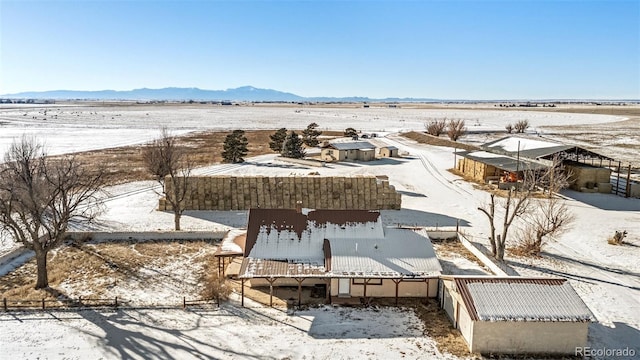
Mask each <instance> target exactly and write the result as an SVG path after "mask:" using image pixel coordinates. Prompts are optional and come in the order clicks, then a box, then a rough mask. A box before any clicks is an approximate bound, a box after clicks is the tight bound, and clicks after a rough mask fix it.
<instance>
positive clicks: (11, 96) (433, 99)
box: [0, 85, 640, 102]
mask: <svg viewBox="0 0 640 360" xmlns="http://www.w3.org/2000/svg"><path fill="white" fill-rule="evenodd" d="M169 89H173V90H197V91H204V92H227V91H234V90H240V89H253V90H257V91H274V92H278V93H282V94H291V95H294V96H298V97H300V100H313V99H336V100H337V101H340V99H362V101H386V100H400V101H407V102H413V101H415V102H420V101H423V102H424V101H426V102H444V101H455V102H460V101H477V102H499V101H502V102H505V101H514V102H515V101H519V102H523V101H540V102H550V101H576V102H580V101H604V102H623V101H628V102H640V97H639V98H635V99H634V98H512V99H506V98H505V99H472V98H467V99H465V98H440V97H420V98H416V97H399V96H389V97H385V98H369V97H366V96H360V95H353V96H339V97H338V96H330V95H319V96H301V95H298V94H295V93H292V92H289V91H282V90H278V89H274V88H258V87H255V86H252V85H243V86H239V87H237V88H226V89H203V88H199V87H195V86H190V87H178V86H167V87H161V88H150V87H145V86H142V87H135V88H132V89H128V90H115V89H101V90H77V89H55V90H44V91H22V92H19V93H13V94H0V98H4V99H16V100H17V99H24V98H29V97H31V95H30V94H33V97H32V99H38V100H123V101H125V100H148V101H152V100H166V101H173V100H175V101H181V100H194V101H195V100H207V99H204V98H197V97H192V98H189V97H181V98H164V99H160V98H157V99H143V98H140V97H138V98H130V99H129V98H120V99H113V98H104V99H103V98H100V97H96V98H91V97H85V98H83V97H80V98H56V97H47V96H46V94H47V93H59V92H69V93H102V92H115V93H132V92H135V91H139V90H141V91H144V90H148V91H162V90H169ZM247 91H251V90H247ZM22 94H28V95H30V96H29V97H24V96H21V95H22ZM37 94H40V95H37ZM37 96H42V97H37ZM220 100H239V99H232V98H224V99H222V98H220V99H215V100H214V99H209V100H208V101H220ZM256 101H285V102H290V101H295V100H289V101H287V100H256ZM346 102H349V100H347V101H346Z"/></svg>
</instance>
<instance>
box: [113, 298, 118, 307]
mask: <svg viewBox="0 0 640 360" xmlns="http://www.w3.org/2000/svg"><path fill="white" fill-rule="evenodd" d="M113 307H114V308H117V307H118V297H117V296H116V298H115V299H114V300H113Z"/></svg>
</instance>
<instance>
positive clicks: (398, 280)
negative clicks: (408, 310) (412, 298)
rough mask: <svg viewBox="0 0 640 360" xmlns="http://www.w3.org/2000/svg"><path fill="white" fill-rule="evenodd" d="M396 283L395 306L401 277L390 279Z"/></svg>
mask: <svg viewBox="0 0 640 360" xmlns="http://www.w3.org/2000/svg"><path fill="white" fill-rule="evenodd" d="M391 280H393V282H394V283H395V284H396V306H398V285H399V284H400V281H402V279H391Z"/></svg>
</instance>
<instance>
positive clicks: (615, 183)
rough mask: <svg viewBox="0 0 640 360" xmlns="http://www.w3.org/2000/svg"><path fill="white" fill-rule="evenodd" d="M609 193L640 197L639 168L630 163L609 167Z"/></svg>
mask: <svg viewBox="0 0 640 360" xmlns="http://www.w3.org/2000/svg"><path fill="white" fill-rule="evenodd" d="M610 169H611V178H610V180H609V181H610V183H611V193H612V194H615V195H619V196H624V197H635V198H640V168H634V167H632V166H631V165H627V166H622V165H621V164H620V163H618V165H617V166H612V167H611V168H610Z"/></svg>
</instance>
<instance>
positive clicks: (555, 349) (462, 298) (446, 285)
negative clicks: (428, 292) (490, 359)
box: [441, 276, 595, 355]
mask: <svg viewBox="0 0 640 360" xmlns="http://www.w3.org/2000/svg"><path fill="white" fill-rule="evenodd" d="M441 303H442V306H443V308H444V309H445V311H446V312H447V314H448V315H449V317H450V318H451V319H452V321H453V323H454V326H455V327H457V328H459V329H460V332H461V333H462V335H463V337H464V339H465V340H466V341H467V343H468V345H469V349H470V351H471V352H478V353H483V354H485V353H492V354H514V353H517V354H526V353H532V354H546V353H549V354H571V355H574V354H575V349H576V348H579V347H584V346H585V345H586V343H587V335H588V329H589V323H590V322H591V321H594V320H595V318H594V316H593V314H592V313H591V311H590V310H589V308H588V307H587V306H586V305H585V303H584V302H583V301H582V299H581V298H580V296H579V295H578V294H577V293H576V292H575V290H574V289H573V287H571V284H570V283H569V282H568V281H567V280H566V279H559V278H522V277H508V278H497V277H487V276H457V277H446V276H445V277H443V287H442V294H441Z"/></svg>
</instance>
